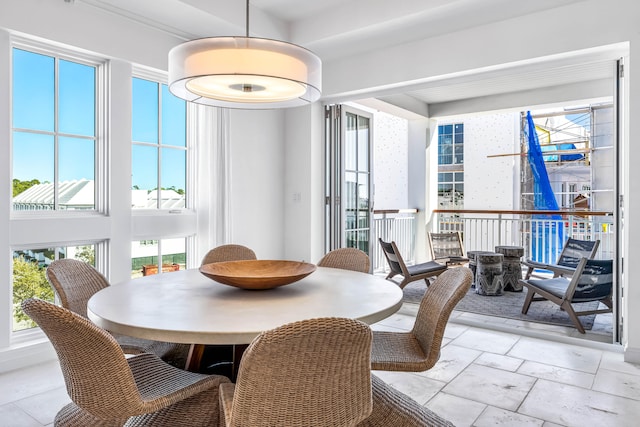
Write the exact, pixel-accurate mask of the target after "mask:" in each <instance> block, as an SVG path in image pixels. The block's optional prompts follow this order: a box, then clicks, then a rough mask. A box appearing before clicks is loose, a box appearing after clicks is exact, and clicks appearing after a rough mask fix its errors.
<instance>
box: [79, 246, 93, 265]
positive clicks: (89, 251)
mask: <svg viewBox="0 0 640 427" xmlns="http://www.w3.org/2000/svg"><path fill="white" fill-rule="evenodd" d="M77 249H78V251H77V252H76V259H78V260H80V261H84V262H86V263H87V264H90V265H92V266H94V267H95V265H96V252H95V250H94V249H93V246H79V247H78V248H77Z"/></svg>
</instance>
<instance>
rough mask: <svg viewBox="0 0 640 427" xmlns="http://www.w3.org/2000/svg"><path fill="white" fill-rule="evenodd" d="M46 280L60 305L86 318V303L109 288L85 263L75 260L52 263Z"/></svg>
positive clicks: (96, 271)
mask: <svg viewBox="0 0 640 427" xmlns="http://www.w3.org/2000/svg"><path fill="white" fill-rule="evenodd" d="M46 275H47V280H48V281H49V283H50V284H51V286H52V287H53V289H54V290H55V291H56V294H57V295H58V298H60V304H61V305H62V306H63V307H65V308H68V309H69V310H71V311H73V312H74V313H78V314H79V315H81V316H84V317H87V301H89V298H91V297H92V296H93V294H95V293H96V292H98V291H100V290H102V289H104V288H106V287H107V286H109V282H108V281H107V279H106V278H105V277H104V276H103V275H102V274H101V273H100V272H99V271H98V270H96V269H95V268H93V267H92V266H91V265H89V264H87V263H86V262H83V261H79V260H77V259H59V260H56V261H53V262H52V263H51V264H50V265H49V267H47V271H46Z"/></svg>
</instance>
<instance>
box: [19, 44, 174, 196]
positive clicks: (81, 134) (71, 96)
mask: <svg viewBox="0 0 640 427" xmlns="http://www.w3.org/2000/svg"><path fill="white" fill-rule="evenodd" d="M55 67H56V63H55V60H54V58H53V57H51V56H46V55H41V54H37V53H33V52H27V51H24V50H20V49H13V89H12V90H13V97H12V99H13V116H12V117H13V128H14V133H13V178H17V179H20V180H26V181H28V180H32V179H38V180H40V181H41V182H42V181H49V182H53V180H54V136H53V132H55V130H56V129H55V115H56V113H57V114H58V129H57V131H58V132H59V133H63V134H68V135H65V136H62V135H61V136H59V138H58V144H59V148H58V165H59V172H58V173H59V180H60V181H67V180H74V179H89V180H93V179H95V176H94V168H95V162H94V160H93V159H94V150H95V148H94V140H93V139H91V138H93V137H94V136H95V133H96V131H95V127H96V125H95V117H96V111H95V93H96V90H95V85H96V83H95V82H96V68H95V67H93V66H90V65H84V64H79V63H75V62H71V61H66V60H63V59H60V60H59V61H58V82H59V88H58V108H57V111H56V106H55V99H56V97H55V78H54V76H55ZM159 86H160V89H159ZM159 90H160V97H161V99H162V111H161V115H162V126H161V129H162V130H161V131H160V132H159V131H158V129H159V126H158V105H159V102H158V91H159ZM132 94H133V104H132V140H133V141H136V142H141V143H148V145H137V144H134V146H133V152H132V157H133V160H132V175H133V176H132V186H133V185H137V186H138V187H139V188H141V189H152V188H156V187H157V185H158V183H157V169H158V168H157V158H158V151H160V152H161V156H162V177H161V185H162V187H164V188H168V187H172V186H174V187H175V188H180V189H184V188H185V164H186V157H185V151H184V150H176V149H173V148H171V147H182V148H184V147H185V146H186V138H185V135H186V105H185V101H183V100H181V99H179V98H176V97H174V96H173V95H172V94H171V93H170V92H169V90H168V88H167V86H166V85H164V84H162V85H158V83H155V82H151V81H148V80H142V79H138V78H134V79H133V81H132ZM15 129H28V130H30V131H34V132H35V133H34V132H22V131H19V130H15ZM159 136H160V137H161V140H162V144H163V145H162V146H163V148H161V149H160V150H158V145H157V144H158V140H159ZM116 166H117V165H116ZM116 170H117V169H116Z"/></svg>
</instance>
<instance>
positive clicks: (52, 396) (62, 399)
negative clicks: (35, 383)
mask: <svg viewBox="0 0 640 427" xmlns="http://www.w3.org/2000/svg"><path fill="white" fill-rule="evenodd" d="M70 402H71V399H70V398H69V395H68V394H67V389H66V387H60V388H57V389H54V390H50V391H46V392H44V393H40V394H36V395H34V396H31V397H27V398H25V399H22V400H19V401H17V402H15V405H16V406H18V407H20V408H21V409H22V410H23V411H24V412H26V413H27V414H29V415H30V416H32V417H33V418H35V419H36V420H38V422H40V423H41V424H43V425H45V424H49V423H52V422H53V419H54V418H55V416H56V414H57V413H58V411H59V410H60V409H62V407H63V406H64V405H66V404H67V403H70Z"/></svg>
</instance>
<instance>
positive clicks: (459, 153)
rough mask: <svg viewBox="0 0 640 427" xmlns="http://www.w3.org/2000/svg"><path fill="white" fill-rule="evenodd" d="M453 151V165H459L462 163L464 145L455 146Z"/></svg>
mask: <svg viewBox="0 0 640 427" xmlns="http://www.w3.org/2000/svg"><path fill="white" fill-rule="evenodd" d="M455 150H456V156H455V163H457V164H459V163H462V162H464V145H456V146H455Z"/></svg>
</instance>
